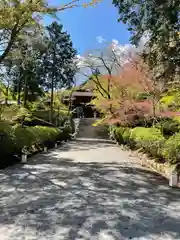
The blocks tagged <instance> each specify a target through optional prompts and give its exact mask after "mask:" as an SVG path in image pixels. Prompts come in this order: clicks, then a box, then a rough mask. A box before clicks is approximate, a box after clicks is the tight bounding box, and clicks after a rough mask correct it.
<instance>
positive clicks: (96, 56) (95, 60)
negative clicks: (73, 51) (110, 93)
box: [78, 35, 148, 75]
mask: <svg viewBox="0 0 180 240" xmlns="http://www.w3.org/2000/svg"><path fill="white" fill-rule="evenodd" d="M97 40H98V42H99V43H103V44H102V47H101V48H100V49H99V50H94V51H91V52H89V53H88V54H86V55H84V56H78V67H79V69H80V72H81V73H86V74H87V73H89V75H90V74H92V68H93V69H95V68H98V69H99V70H100V72H101V74H108V71H107V69H106V68H105V67H104V64H103V63H102V60H101V59H100V57H102V58H103V59H104V61H105V63H106V65H108V66H109V67H110V68H111V67H112V71H113V73H114V74H119V73H120V72H121V68H120V67H119V65H121V66H123V64H125V63H127V62H128V61H129V59H131V58H132V57H135V56H137V53H138V52H141V51H142V50H143V49H144V47H145V44H146V43H147V41H148V37H147V36H146V35H145V36H143V38H142V39H141V41H140V44H139V47H136V46H134V45H132V44H124V45H121V44H120V43H119V41H118V40H117V39H112V41H111V43H109V44H107V43H106V42H105V39H104V38H103V37H102V36H99V37H97ZM104 42H105V44H104ZM113 58H114V59H115V58H116V62H117V61H118V62H119V64H114V62H113Z"/></svg>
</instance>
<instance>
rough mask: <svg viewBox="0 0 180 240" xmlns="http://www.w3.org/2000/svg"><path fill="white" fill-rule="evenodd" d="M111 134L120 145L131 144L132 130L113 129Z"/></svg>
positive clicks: (125, 128)
mask: <svg viewBox="0 0 180 240" xmlns="http://www.w3.org/2000/svg"><path fill="white" fill-rule="evenodd" d="M110 131H111V134H112V136H113V138H114V139H115V140H116V141H117V142H118V143H119V144H129V140H130V133H131V130H130V128H127V127H115V126H113V127H111V129H110Z"/></svg>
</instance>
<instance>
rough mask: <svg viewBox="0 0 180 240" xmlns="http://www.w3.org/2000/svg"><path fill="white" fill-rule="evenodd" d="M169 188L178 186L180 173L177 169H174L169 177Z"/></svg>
mask: <svg viewBox="0 0 180 240" xmlns="http://www.w3.org/2000/svg"><path fill="white" fill-rule="evenodd" d="M169 186H170V187H177V186H178V173H177V170H176V168H174V169H173V170H172V171H171V173H170V175H169Z"/></svg>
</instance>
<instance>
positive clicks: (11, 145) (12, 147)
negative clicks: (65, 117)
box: [0, 122, 70, 166]
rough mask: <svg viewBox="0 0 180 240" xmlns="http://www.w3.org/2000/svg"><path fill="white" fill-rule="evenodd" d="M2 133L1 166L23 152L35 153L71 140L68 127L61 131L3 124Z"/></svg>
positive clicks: (0, 126) (0, 147) (0, 143)
mask: <svg viewBox="0 0 180 240" xmlns="http://www.w3.org/2000/svg"><path fill="white" fill-rule="evenodd" d="M0 133H1V140H0V156H1V162H0V166H2V165H4V163H6V164H8V161H9V160H7V159H9V158H12V157H13V156H15V155H20V154H21V153H22V152H29V153H33V152H34V151H35V150H36V151H37V150H38V149H39V148H42V147H43V146H47V147H51V146H53V145H54V143H55V142H56V141H57V140H67V139H68V138H70V137H69V136H70V135H69V133H70V128H69V127H68V126H65V127H64V128H63V129H62V130H61V131H60V130H59V129H58V128H52V127H46V126H35V127H22V126H21V125H19V124H17V125H15V126H11V125H10V124H9V123H6V122H1V123H0ZM9 164H10V163H9Z"/></svg>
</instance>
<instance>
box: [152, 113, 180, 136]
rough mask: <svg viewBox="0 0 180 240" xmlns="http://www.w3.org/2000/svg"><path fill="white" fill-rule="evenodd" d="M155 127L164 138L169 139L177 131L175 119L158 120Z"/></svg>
mask: <svg viewBox="0 0 180 240" xmlns="http://www.w3.org/2000/svg"><path fill="white" fill-rule="evenodd" d="M156 127H157V128H159V129H160V131H161V133H162V134H163V135H164V136H165V137H169V136H172V135H173V134H175V133H176V132H178V131H179V122H178V121H176V120H175V119H171V118H166V119H162V120H160V121H159V122H158V123H157V124H156Z"/></svg>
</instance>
